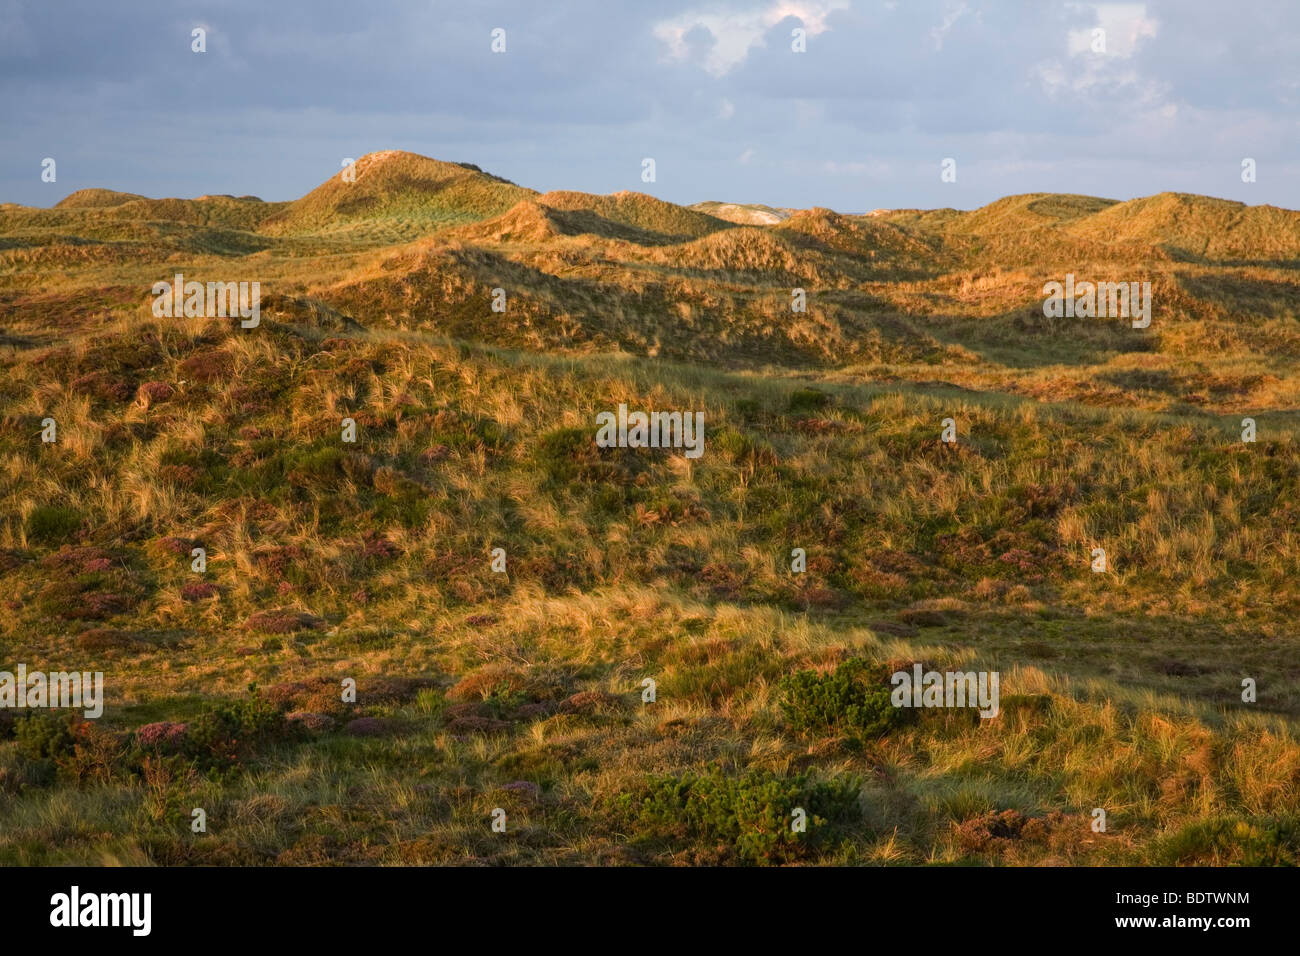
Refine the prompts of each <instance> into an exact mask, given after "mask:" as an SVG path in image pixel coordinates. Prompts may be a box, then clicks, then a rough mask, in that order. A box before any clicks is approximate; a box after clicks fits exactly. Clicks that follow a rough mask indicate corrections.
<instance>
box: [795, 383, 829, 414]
mask: <svg viewBox="0 0 1300 956" xmlns="http://www.w3.org/2000/svg"><path fill="white" fill-rule="evenodd" d="M830 403H831V397H830V396H829V395H827V394H826V393H825V392H819V391H817V389H815V388H800V389H796V390H795V391H794V392H792V393H791V394H790V411H792V412H815V411H818V410H819V409H823V408H825V407H826V406H827V405H829V404H830Z"/></svg>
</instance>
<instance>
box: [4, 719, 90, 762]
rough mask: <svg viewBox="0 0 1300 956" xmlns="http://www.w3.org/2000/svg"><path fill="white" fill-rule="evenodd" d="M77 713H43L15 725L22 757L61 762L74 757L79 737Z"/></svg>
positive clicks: (20, 720)
mask: <svg viewBox="0 0 1300 956" xmlns="http://www.w3.org/2000/svg"><path fill="white" fill-rule="evenodd" d="M78 719H79V718H78V717H77V715H76V714H75V713H66V714H55V713H47V712H44V711H42V712H39V713H32V714H26V715H24V716H22V717H19V718H18V719H17V720H15V721H14V737H15V738H17V740H18V753H19V754H20V755H21V756H23V757H25V758H26V759H28V760H59V759H60V758H65V757H70V756H72V751H73V747H74V746H75V745H76V742H77V737H76V734H75V732H74V725H75V724H76V723H77V722H78Z"/></svg>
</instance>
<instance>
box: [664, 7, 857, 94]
mask: <svg viewBox="0 0 1300 956" xmlns="http://www.w3.org/2000/svg"><path fill="white" fill-rule="evenodd" d="M848 6H849V0H776V2H775V3H771V4H769V5H768V6H766V7H764V8H763V9H761V10H731V9H726V8H722V7H711V8H707V9H702V10H699V11H695V12H690V13H684V14H681V15H680V16H676V17H673V18H671V19H668V20H661V21H660V22H659V23H656V24H655V26H654V30H653V32H654V35H655V37H657V38H658V39H660V40H662V41H663V42H664V43H665V44H667V46H668V56H669V58H670V59H674V60H681V59H685V57H686V55H687V52H688V49H687V43H686V36H687V34H689V33H690V32H691V31H692V30H694V29H696V28H697V27H703V28H704V29H706V30H708V31H709V33H710V34H711V35H712V36H713V47H712V49H710V50H709V53H708V56H707V57H706V58H705V61H704V68H705V69H706V70H708V71H709V72H710V73H712V74H713V75H714V76H722V75H724V74H726V73H727V72H729V71H730V70H732V69H734V68H735V67H737V66H739V65H740V64H741V63H744V62H745V58H746V57H748V56H749V51H750V50H751V49H753V48H754V47H755V46H758V45H761V44H762V43H763V34H764V33H766V32H767V31H768V30H770V29H771V28H772V27H773V26H775V25H776V24H778V23H780V22H781V21H782V20H784V19H785V18H786V17H796V18H798V19H799V20H800V22H802V23H803V27H804V29H805V30H807V31H808V36H810V37H813V36H817V34H819V33H825V32H826V30H827V29H828V27H827V26H826V18H827V17H828V16H829V15H830V14H831V13H833V12H834V11H836V10H847V9H848Z"/></svg>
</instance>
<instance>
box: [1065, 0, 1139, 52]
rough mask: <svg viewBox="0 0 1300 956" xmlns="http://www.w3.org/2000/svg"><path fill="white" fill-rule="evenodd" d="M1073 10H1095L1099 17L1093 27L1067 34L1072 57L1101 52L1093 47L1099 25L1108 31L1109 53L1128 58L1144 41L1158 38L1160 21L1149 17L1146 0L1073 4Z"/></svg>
mask: <svg viewBox="0 0 1300 956" xmlns="http://www.w3.org/2000/svg"><path fill="white" fill-rule="evenodd" d="M1070 9H1071V10H1080V11H1091V12H1092V13H1093V16H1094V18H1095V22H1094V24H1093V25H1092V26H1088V27H1084V28H1082V29H1078V30H1071V31H1070V32H1069V34H1068V35H1067V36H1066V48H1067V50H1068V51H1069V54H1070V56H1098V55H1099V54H1096V53H1093V50H1092V42H1093V30H1094V29H1096V28H1097V27H1100V28H1101V29H1102V30H1105V31H1106V53H1105V56H1108V57H1116V56H1117V57H1123V58H1124V59H1128V58H1129V57H1131V56H1133V54H1134V53H1136V52H1137V48H1138V44H1139V43H1140V42H1141V41H1142V40H1144V39H1155V37H1156V34H1157V32H1158V31H1159V29H1160V24H1159V22H1158V21H1157V20H1155V19H1153V18H1152V17H1149V16H1147V6H1146V4H1145V3H1095V4H1070Z"/></svg>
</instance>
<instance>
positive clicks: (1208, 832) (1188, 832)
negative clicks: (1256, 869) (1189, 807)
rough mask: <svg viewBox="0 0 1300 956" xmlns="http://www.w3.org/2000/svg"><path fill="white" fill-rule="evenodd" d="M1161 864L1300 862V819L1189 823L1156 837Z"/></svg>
mask: <svg viewBox="0 0 1300 956" xmlns="http://www.w3.org/2000/svg"><path fill="white" fill-rule="evenodd" d="M1152 857H1153V862H1155V863H1156V864H1158V865H1161V866H1187V865H1203V866H1204V865H1208V866H1297V865H1300V819H1297V818H1296V817H1294V816H1282V817H1273V818H1268V817H1257V818H1254V819H1250V820H1246V819H1240V818H1233V817H1219V818H1216V819H1210V820H1201V821H1196V822H1193V823H1189V824H1187V825H1186V826H1184V827H1182V828H1181V829H1180V830H1178V831H1176V832H1175V833H1173V834H1170V835H1169V836H1166V837H1163V838H1161V839H1160V840H1159V841H1157V843H1156V846H1155V848H1154V852H1153V854H1152Z"/></svg>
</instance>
